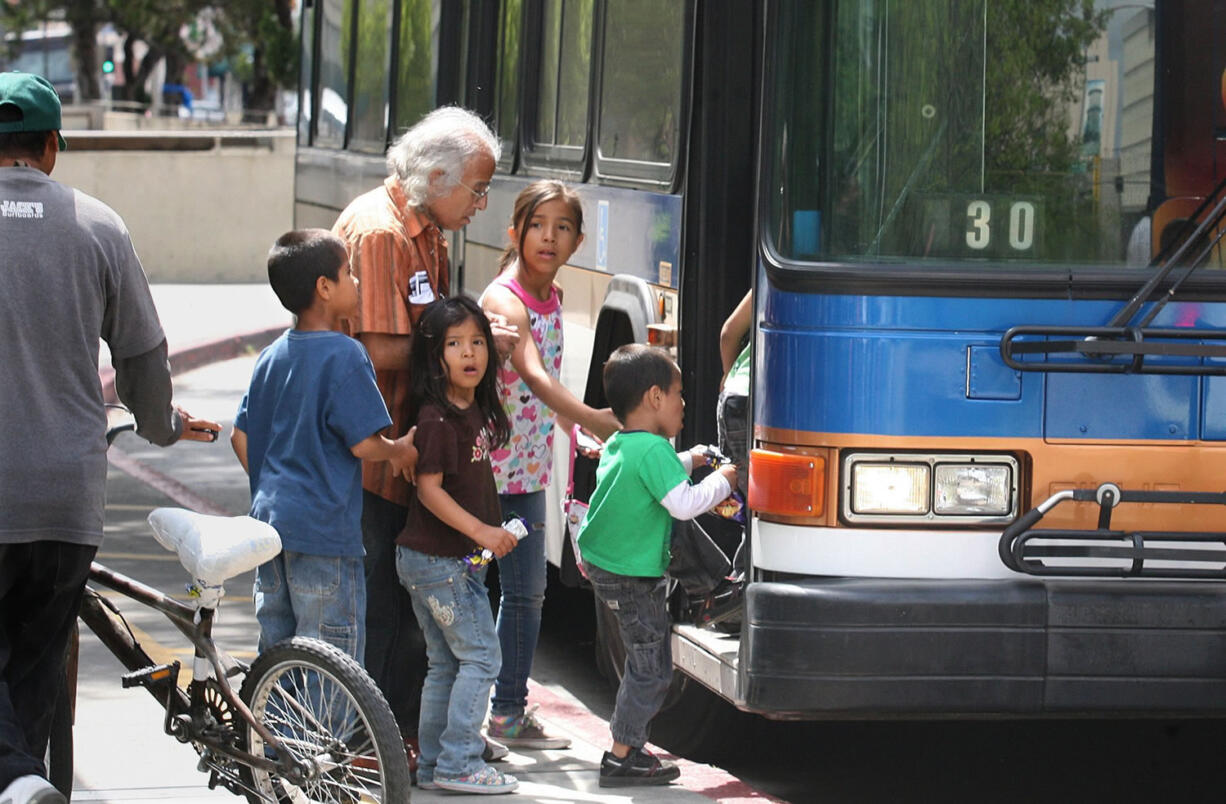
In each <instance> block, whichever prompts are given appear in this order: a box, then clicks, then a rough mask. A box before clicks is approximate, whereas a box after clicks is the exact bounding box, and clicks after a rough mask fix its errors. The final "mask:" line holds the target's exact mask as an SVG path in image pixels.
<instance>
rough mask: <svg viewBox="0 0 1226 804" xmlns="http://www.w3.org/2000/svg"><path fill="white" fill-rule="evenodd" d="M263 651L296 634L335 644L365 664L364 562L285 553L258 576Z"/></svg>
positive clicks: (266, 564) (257, 614)
mask: <svg viewBox="0 0 1226 804" xmlns="http://www.w3.org/2000/svg"><path fill="white" fill-rule="evenodd" d="M255 617H256V619H257V620H259V622H260V652H261V653H263V652H264V651H265V650H267V649H268V648H271V647H272V646H273V645H275V644H277V643H278V642H280V641H281V640H283V639H288V638H289V637H292V636H305V637H314V638H315V639H322V640H323V641H324V642H328V643H331V644H332V645H335V646H336V647H338V648H340V649H341V650H343V651H345V653H348V654H349V655H350V656H352V657H353V658H355V659H357V660H358V662H359V663H360V662H361V661H362V658H363V654H364V653H365V651H366V575H365V572H364V570H363V566H362V559H361V558H360V557H359V558H350V557H340V556H313V555H307V554H306V553H296V552H294V551H292V550H282V551H281V552H280V553H279V554H278V555H277V556H276V557H275V558H273V559H272V560H271V561H266V562H264V563H263V564H261V565H260V566H259V568H258V569H257V570H256V573H255Z"/></svg>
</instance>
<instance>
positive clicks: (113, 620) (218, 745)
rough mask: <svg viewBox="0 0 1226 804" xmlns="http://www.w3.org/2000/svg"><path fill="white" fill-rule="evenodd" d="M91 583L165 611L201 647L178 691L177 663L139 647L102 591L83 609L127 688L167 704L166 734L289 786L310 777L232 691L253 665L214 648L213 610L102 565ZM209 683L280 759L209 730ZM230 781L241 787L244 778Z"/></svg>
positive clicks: (93, 594)
mask: <svg viewBox="0 0 1226 804" xmlns="http://www.w3.org/2000/svg"><path fill="white" fill-rule="evenodd" d="M89 577H90V580H91V581H93V582H95V583H98V584H101V585H103V586H105V587H107V588H109V589H113V590H114V591H116V592H119V593H120V594H122V595H123V596H124V597H127V598H130V599H132V600H135V601H136V602H138V603H141V604H143V605H145V606H148V607H149V608H152V609H155V610H156V611H159V612H161V613H162V614H163V615H165V616H166V618H167V619H169V620H170V621H171V622H172V623H173V624H174V625H175V627H176V628H178V629H179V631H180V632H181V633H182V634H183V635H184V636H185V637H187V639H188V640H190V641H191V643H192V645H193V646H195V663H194V665H193V673H192V681H191V682H190V683H189V684H188V685H187V691H186V692H185V691H184V690H183V689H182V688H180V687H179V685H178V672H179V662H178V661H175V662H174V663H172V664H170V665H158V664H157V663H156V662H154V660H153V659H152V658H150V656H149V655H148V654H147V653H146V652H145V650H144V648H142V647H141V646H140V643H139V642H137V641H136V638H135V636H134V635H133V634H132V631H131V629H130V628H129V627H128V625H127V621H126V620H124V619H123V615H122V614H121V613H120V612H119V610H118V608H116V607H115V606H114V605H113V604H111V603H110V602H109V601H107V600H106V599H105V598H103V597H102V596H101V595H100V594H98V593H97V592H96V591H94V590H92V589H88V588H87V589H86V595H85V597H84V599H83V600H82V603H81V613H80V616H81V620H82V621H84V622H85V624H86V625H88V626H89V628H90V630H91V631H93V632H94V633H95V634H96V635H97V636H98V638H99V640H101V641H102V643H103V644H104V645H105V646H106V647H107V649H108V650H110V651H111V653H113V654H114V655H115V657H116V658H117V659H119V661H120V663H122V664H123V666H124V667H125V668H127V669H128V671H129V672H128V674H127V675H125V676H124V677H123V684H124V686H125V687H131V686H136V685H138V684H139V685H140V686H143V687H145V688H146V689H147V690H149V693H150V694H151V695H153V697H154V699H155V700H157V701H158V703H159V704H161V705H162V706H163V708H164V709H165V710H166V719H165V722H164V724H163V728H164V729H165V731H166V733H167V734H169V735H171V736H173V737H174V738H175V739H177V740H179V741H180V742H184V743H187V742H198V743H200V744H201V745H204V746H205V747H207V748H208V749H209V750H210V751H214V752H216V753H217V754H221V755H224V756H226V757H229V758H231V759H233V760H235V761H236V762H239V763H241V764H243V765H247V766H249V767H252V768H259V769H261V770H265V771H269V772H271V773H275V774H276V775H278V776H280V777H282V778H284V779H285V780H286V781H288V782H290V783H291V784H301V783H302V782H303V781H304V780H305V779H306V778H307V777H308V776H309V775H310V773H311V769H310V768H308V767H305V766H304V765H303V764H302V763H299V762H297V761H295V760H294V759H293V758H292V755H291V754H290V752H289V751H287V750H286V749H285V746H284V745H283V744H282V743H281V741H280V740H279V739H278V738H277V735H276V734H274V733H273V732H272V731H270V730H269V729H268V728H267V727H266V726H265V725H264V724H263V723H261V722H259V721H258V720H257V719H256V718H255V716H254V715H252V713H251V710H250V709H249V708H248V707H247V705H246V704H244V703H243V702H242V700H241V699H240V698H239V696H238V694H237V693H236V692H235V690H234V688H233V687H232V686H231V685H230V682H229V677H230V676H231V675H233V674H234V673H236V672H246V670H247V666H246V665H245V664H243V663H241V662H239V661H238V660H236V659H234V658H233V657H231V656H230V655H229V654H227V653H224V652H222V651H220V650H219V649H218V648H217V645H216V643H214V642H213V637H212V632H213V617H214V614H215V610H214V609H212V608H199V609H197V608H194V607H192V606H188V605H185V604H183V603H180V602H179V601H177V600H175V599H173V598H171V597H169V596H167V595H165V594H163V593H162V592H160V591H158V590H157V589H154V588H152V587H150V586H146V585H145V584H143V583H140V582H139V581H136V580H134V579H132V578H129V577H127V576H125V575H121V574H120V573H117V572H115V571H113V570H111V569H108V568H107V567H105V566H103V565H102V564H99V563H97V562H94V563H93V564H91V566H90V571H89ZM208 678H212V679H214V680H215V681H216V682H217V690H218V691H219V692H220V693H221V695H222V697H223V698H224V700H225V703H226V704H227V705H228V706H229V707H230V709H231V711H233V712H234V713H235V715H236V717H238V718H241V719H242V721H243V722H245V723H246V724H248V725H249V726H251V727H252V728H253V729H254V730H255V731H256V732H257V733H258V734H259V735H260V737H261V738H263V740H264V741H265V743H266V744H267V745H270V746H272V747H273V748H274V749H275V750H276V755H277V757H278V759H275V760H274V759H268V758H267V757H263V756H255V755H253V754H250V753H248V752H246V751H243V750H240V749H239V748H236V747H234V746H233V745H232V744H230V742H229V741H227V740H223V739H221V738H220V737H219V736H217V735H215V734H213V733H210V729H209V725H210V724H209V723H208V722H207V721H206V718H205V714H206V712H207V707H208V702H207V701H206V700H205V690H206V680H207V679H208ZM213 767H214V773H218V774H221V773H223V772H222V771H221V770H220V769H218V768H217V767H216V766H215V765H214V766H213ZM227 781H228V782H231V783H240V784H241V782H239V780H238V779H227ZM210 786H213V780H210Z"/></svg>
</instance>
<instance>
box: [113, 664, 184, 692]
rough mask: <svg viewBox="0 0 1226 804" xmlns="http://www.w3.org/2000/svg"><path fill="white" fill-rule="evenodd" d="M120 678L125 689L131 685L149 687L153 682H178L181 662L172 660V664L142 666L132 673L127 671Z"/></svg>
mask: <svg viewBox="0 0 1226 804" xmlns="http://www.w3.org/2000/svg"><path fill="white" fill-rule="evenodd" d="M120 680H121V682H122V684H123V688H124V689H128V688H129V687H147V686H149V685H151V684H162V683H165V682H167V681H169V682H170V683H171V684H178V683H179V663H178V662H172V663H171V664H159V665H155V666H153V667H142V668H141V669H139V670H133V671H132V672H131V673H125V674H124V675H123V676H122V678H121V679H120Z"/></svg>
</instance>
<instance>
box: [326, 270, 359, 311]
mask: <svg viewBox="0 0 1226 804" xmlns="http://www.w3.org/2000/svg"><path fill="white" fill-rule="evenodd" d="M329 284H330V285H331V286H332V300H331V307H332V310H333V312H335V313H336V315H338V316H339V317H341V318H352V317H353V316H355V315H357V313H358V303H359V297H358V278H357V277H356V276H354V275H353V271H352V270H350V268H349V256H348V255H345V257H344V259H343V261H342V262H341V267H340V269H338V270H337V272H336V281H335V282H333V281H331V280H329Z"/></svg>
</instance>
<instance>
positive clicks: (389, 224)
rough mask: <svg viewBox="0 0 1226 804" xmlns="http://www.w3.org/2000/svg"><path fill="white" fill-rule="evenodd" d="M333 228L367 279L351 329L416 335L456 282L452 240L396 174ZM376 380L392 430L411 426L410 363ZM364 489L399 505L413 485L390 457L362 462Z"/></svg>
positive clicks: (364, 196) (350, 331) (355, 203)
mask: <svg viewBox="0 0 1226 804" xmlns="http://www.w3.org/2000/svg"><path fill="white" fill-rule="evenodd" d="M332 232H333V233H334V234H336V235H337V236H338V237H340V238H341V239H342V240H344V241H345V246H346V247H347V248H348V249H349V265H350V266H351V267H352V269H353V273H354V275H355V276H356V277H357V278H358V280H359V281H360V282H361V286H360V288H359V291H360V295H361V300H362V301H361V306H360V307H359V311H358V317H357V318H356V319H352V320H349V321H347V322H345V331H346V332H347V333H348V334H350V335H353V336H354V337H356V336H357V335H358V334H359V333H362V332H372V333H381V334H385V335H411V334H412V333H413V328H414V327H415V326H416V325H417V321H418V319H419V318H421V314H422V312H423V311H424V310H425V307H426V305H427V304H429V303H430V302H431V301H433V300H434V299H435V298H439V297H443V296H446V295H447V293H448V290H449V286H450V278H449V275H448V267H447V241H446V240H445V239H444V238H443V233H442V232H441V231H439V229H438V227H437V226H435V225H434V224H433V223H432V222H431V221H430V220H429V219H428V218H426V217H425V215H423V214H421V213H420V212H418V211H416V210H414V209H412V208H410V207H409V201H408V198H406V197H405V194H404V190H403V189H402V188H401V187H400V183H399V182H398V181H397V180H396V179H395V178H394V177H390V176H389V177H388V178H387V179H386V180H385V181H384V182H383V186H382V187H376V188H375V189H373V190H371V191H370V192H368V193H364V194H362V195H360V196H358V197H357V198H355V199H354V200H353V202H352V203H350V204H349V206H348V207H346V208H345V210H344V211H343V212H341V214H340V217H339V218H337V219H336V224H335V225H333V227H332ZM375 381H376V382H377V383H378V385H379V390H380V391H381V392H382V393H383V401H384V403H386V404H387V410H388V413H390V414H391V417H392V436H393V437H396V436H401V435H404V434H405V433H406V432H408V429H409V427H410V426H411V425H412V422H410V421H409V420H408V418H409V410H408V406H409V371H408V366H405V367H404V368H403V369H399V370H395V371H388V370H384V371H376V372H375ZM362 488H364V489H366V490H367V491H369V492H371V493H373V494H377V495H379V496H380V497H382V498H383V499H385V500H389V501H391V502H394V503H396V504H397V505H404V506H407V505H408V504H409V495H410V486H409V484H408V483H406V482H405V481H404V480H403V479H401V478H399V477H396V476H394V475H392V471H391V464H389V463H388V462H387V461H365V462H364V463H363V464H362Z"/></svg>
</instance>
